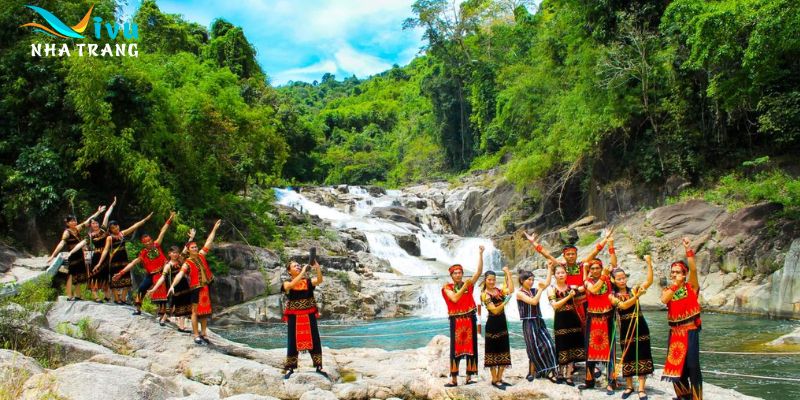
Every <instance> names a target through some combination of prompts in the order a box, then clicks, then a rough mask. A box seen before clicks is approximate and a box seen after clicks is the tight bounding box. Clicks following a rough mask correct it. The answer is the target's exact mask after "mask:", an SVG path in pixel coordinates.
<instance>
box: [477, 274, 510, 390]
mask: <svg viewBox="0 0 800 400" xmlns="http://www.w3.org/2000/svg"><path fill="white" fill-rule="evenodd" d="M503 272H504V273H505V283H504V284H503V288H502V289H500V288H498V287H497V274H495V272H494V271H486V273H485V274H484V275H483V285H482V286H483V290H482V291H481V301H482V303H483V304H484V305H485V306H486V310H487V311H488V312H489V314H488V315H487V317H486V331H485V332H484V333H483V336H484V338H486V342H485V345H486V348H485V352H484V355H483V366H484V368H489V372H491V373H492V386H494V387H496V388H498V389H500V390H506V387H507V386H511V384H509V383H508V382H506V381H504V380H503V372H504V371H505V369H506V367H510V366H511V346H510V344H509V341H508V321H507V320H506V311H505V306H506V304H507V303H508V299H509V298H510V293H512V292H514V281H513V280H512V279H511V271H509V270H508V267H507V266H506V267H503Z"/></svg>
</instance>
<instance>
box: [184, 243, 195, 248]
mask: <svg viewBox="0 0 800 400" xmlns="http://www.w3.org/2000/svg"><path fill="white" fill-rule="evenodd" d="M192 245H194V246H197V243H195V242H189V243H186V248H187V249H188V248H189V247H192Z"/></svg>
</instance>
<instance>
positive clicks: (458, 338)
mask: <svg viewBox="0 0 800 400" xmlns="http://www.w3.org/2000/svg"><path fill="white" fill-rule="evenodd" d="M483 251H484V247H483V246H480V247H478V268H477V270H476V271H475V274H474V275H472V277H471V278H468V279H467V280H466V281H464V280H463V278H464V267H462V266H461V264H453V265H452V266H450V268H449V269H448V272H449V273H450V278H451V279H452V280H453V282H451V283H447V284H445V285H444V287H442V297H444V301H445V304H447V314H448V316H449V319H450V376H451V381H450V382H448V383H447V384H445V387H454V386H457V385H458V379H457V378H458V364H460V362H461V359H462V358H463V359H465V360H466V362H467V379H466V381H465V382H464V384H465V385H469V384H472V383H475V381H473V380H472V375H477V374H478V330H477V327H476V323H477V322H476V316H475V310H476V305H475V298H474V297H473V293H474V290H475V282H477V280H478V278H480V276H481V274H482V273H483Z"/></svg>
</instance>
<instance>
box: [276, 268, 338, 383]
mask: <svg viewBox="0 0 800 400" xmlns="http://www.w3.org/2000/svg"><path fill="white" fill-rule="evenodd" d="M312 261H313V264H311V266H312V267H313V268H314V272H315V274H314V275H315V276H314V277H313V278H307V277H306V270H307V269H308V265H304V266H302V267H301V266H300V264H299V263H298V262H297V261H290V262H289V265H287V266H286V271H287V272H288V273H289V277H290V278H291V279H290V280H288V281H285V282H283V285H282V286H281V291H282V292H284V293H286V305H285V308H284V310H283V320H284V321H285V322H286V327H287V336H286V339H287V343H286V361H285V363H284V373H285V375H284V379H289V377H290V376H292V373H294V370H295V369H297V356H298V354H299V353H300V352H301V351H308V352H309V353H310V354H311V361H312V362H313V363H314V367H315V368H316V370H317V372H318V373H320V374H321V375H323V376H325V377H328V374H327V373H325V372H324V371H322V343H321V342H320V339H319V327H318V326H317V318H319V310H318V309H317V301H316V299H315V298H314V289H316V287H317V286H319V285H320V284H321V283H322V268H321V267H320V265H319V263H318V262H317V260H312Z"/></svg>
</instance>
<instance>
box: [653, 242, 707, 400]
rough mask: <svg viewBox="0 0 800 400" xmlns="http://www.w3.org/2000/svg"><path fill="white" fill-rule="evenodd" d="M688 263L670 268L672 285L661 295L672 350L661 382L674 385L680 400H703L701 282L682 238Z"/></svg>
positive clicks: (673, 265) (680, 263) (688, 248)
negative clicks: (665, 308) (665, 309)
mask: <svg viewBox="0 0 800 400" xmlns="http://www.w3.org/2000/svg"><path fill="white" fill-rule="evenodd" d="M683 247H684V249H685V250H686V262H683V261H675V262H674V263H672V265H670V278H671V279H672V284H671V285H670V286H669V287H667V288H665V289H664V291H663V292H662V294H661V301H662V302H663V303H664V304H666V305H667V320H668V321H669V349H668V350H667V361H666V363H665V365H664V373H663V374H662V375H661V379H662V380H665V381H670V382H672V384H673V386H674V388H675V394H676V395H677V396H678V399H680V400H702V399H703V375H702V374H701V372H700V330H701V328H702V324H701V321H700V303H699V302H698V299H697V297H698V295H699V293H700V283H699V280H698V277H697V263H696V261H695V258H694V251H693V250H692V249H691V247H690V244H689V239H687V238H683Z"/></svg>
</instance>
